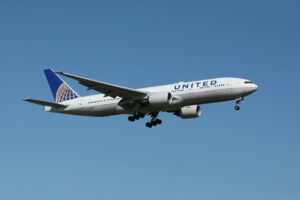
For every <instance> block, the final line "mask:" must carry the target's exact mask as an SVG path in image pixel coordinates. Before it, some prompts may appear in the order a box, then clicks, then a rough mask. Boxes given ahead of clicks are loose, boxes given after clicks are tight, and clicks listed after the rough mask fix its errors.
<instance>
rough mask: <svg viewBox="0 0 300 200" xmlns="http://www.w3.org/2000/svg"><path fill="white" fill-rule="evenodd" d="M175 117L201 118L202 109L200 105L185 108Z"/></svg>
mask: <svg viewBox="0 0 300 200" xmlns="http://www.w3.org/2000/svg"><path fill="white" fill-rule="evenodd" d="M175 115H177V116H178V117H181V118H182V119H190V118H196V117H200V115H201V109H200V106H199V105H191V106H184V107H182V108H180V110H178V111H177V112H175Z"/></svg>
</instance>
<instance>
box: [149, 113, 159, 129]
mask: <svg viewBox="0 0 300 200" xmlns="http://www.w3.org/2000/svg"><path fill="white" fill-rule="evenodd" d="M157 116H158V113H152V114H151V117H152V119H151V121H150V122H147V123H146V127H148V128H152V127H153V126H157V125H160V124H162V121H161V120H160V119H158V118H157Z"/></svg>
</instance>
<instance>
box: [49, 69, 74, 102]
mask: <svg viewBox="0 0 300 200" xmlns="http://www.w3.org/2000/svg"><path fill="white" fill-rule="evenodd" d="M44 72H45V75H46V78H47V81H48V84H49V86H50V88H51V91H52V94H53V97H54V99H55V102H56V103H59V102H63V101H67V100H71V99H76V98H78V97H79V95H78V94H77V93H76V92H75V91H74V90H73V89H72V88H71V87H70V86H69V85H68V84H67V83H66V82H65V81H63V80H62V79H61V78H60V77H59V76H58V75H57V74H55V72H53V70H51V69H46V70H44Z"/></svg>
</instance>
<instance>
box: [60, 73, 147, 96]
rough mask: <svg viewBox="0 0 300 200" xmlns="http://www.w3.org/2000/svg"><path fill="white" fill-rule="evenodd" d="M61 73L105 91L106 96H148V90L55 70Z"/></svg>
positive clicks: (99, 90) (89, 86)
mask: <svg viewBox="0 0 300 200" xmlns="http://www.w3.org/2000/svg"><path fill="white" fill-rule="evenodd" d="M55 73H57V74H59V75H62V76H65V77H68V78H71V79H74V80H77V81H78V82H79V83H80V84H81V85H84V86H86V87H87V88H88V89H89V90H90V89H92V90H96V91H98V92H101V93H104V94H105V95H106V96H111V97H113V98H115V97H117V96H119V97H122V98H126V99H136V98H143V97H145V96H147V93H146V92H142V91H138V90H135V89H132V88H127V87H123V86H119V85H115V84H110V83H105V82H102V81H97V80H93V79H89V78H85V77H82V76H78V75H74V74H69V73H65V72H55Z"/></svg>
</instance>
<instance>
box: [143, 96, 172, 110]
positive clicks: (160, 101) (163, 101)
mask: <svg viewBox="0 0 300 200" xmlns="http://www.w3.org/2000/svg"><path fill="white" fill-rule="evenodd" d="M148 102H149V104H150V106H152V107H160V106H165V105H170V104H171V103H172V95H171V93H170V92H159V93H151V94H150V95H149V97H148Z"/></svg>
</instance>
